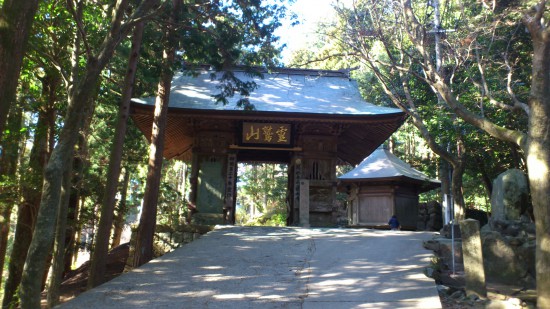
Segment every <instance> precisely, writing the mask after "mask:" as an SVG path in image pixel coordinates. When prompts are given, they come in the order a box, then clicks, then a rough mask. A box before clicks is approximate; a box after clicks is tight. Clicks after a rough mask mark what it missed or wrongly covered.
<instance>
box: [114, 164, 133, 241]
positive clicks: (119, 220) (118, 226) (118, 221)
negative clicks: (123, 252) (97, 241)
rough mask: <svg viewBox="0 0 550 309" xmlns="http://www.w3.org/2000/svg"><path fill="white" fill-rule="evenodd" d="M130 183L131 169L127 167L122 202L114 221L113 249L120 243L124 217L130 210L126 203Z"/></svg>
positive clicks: (121, 194) (121, 196)
mask: <svg viewBox="0 0 550 309" xmlns="http://www.w3.org/2000/svg"><path fill="white" fill-rule="evenodd" d="M129 184H130V171H129V170H128V169H126V171H125V172H124V181H123V183H122V190H121V193H120V203H119V204H118V205H119V206H118V212H117V216H116V218H115V222H114V228H115V230H114V233H113V243H112V244H111V249H112V248H114V247H117V246H118V245H120V239H121V237H122V232H123V230H124V217H125V216H126V213H127V212H128V205H126V197H127V194H128V185H129Z"/></svg>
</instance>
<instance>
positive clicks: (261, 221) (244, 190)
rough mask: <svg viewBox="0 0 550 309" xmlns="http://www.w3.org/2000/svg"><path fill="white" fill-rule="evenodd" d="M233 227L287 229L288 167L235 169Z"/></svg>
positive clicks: (248, 164)
mask: <svg viewBox="0 0 550 309" xmlns="http://www.w3.org/2000/svg"><path fill="white" fill-rule="evenodd" d="M236 185H237V196H236V206H235V224H236V225H246V226H286V222H287V217H288V208H289V200H288V199H289V198H288V196H289V193H288V165H287V164H283V163H267V162H241V163H239V164H238V167H237V184H236Z"/></svg>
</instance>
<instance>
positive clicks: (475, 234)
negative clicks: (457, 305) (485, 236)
mask: <svg viewBox="0 0 550 309" xmlns="http://www.w3.org/2000/svg"><path fill="white" fill-rule="evenodd" d="M460 232H461V234H462V255H463V259H464V272H465V275H466V295H472V294H474V295H477V296H478V297H480V298H486V297H487V286H486V284H485V269H484V267H483V252H482V249H481V236H480V233H479V221H477V220H474V219H466V220H462V221H460Z"/></svg>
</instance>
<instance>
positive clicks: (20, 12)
mask: <svg viewBox="0 0 550 309" xmlns="http://www.w3.org/2000/svg"><path fill="white" fill-rule="evenodd" d="M37 9H38V0H5V1H4V3H3V4H2V8H1V9H0V72H2V74H0V142H1V141H2V134H3V133H4V126H5V123H6V119H7V116H8V112H9V111H10V106H11V105H12V104H13V102H14V101H15V93H16V90H17V82H18V80H19V73H20V72H21V65H22V63H23V55H24V53H25V48H26V44H27V40H28V35H29V32H30V29H31V25H32V21H33V18H34V14H35V13H36V10H37Z"/></svg>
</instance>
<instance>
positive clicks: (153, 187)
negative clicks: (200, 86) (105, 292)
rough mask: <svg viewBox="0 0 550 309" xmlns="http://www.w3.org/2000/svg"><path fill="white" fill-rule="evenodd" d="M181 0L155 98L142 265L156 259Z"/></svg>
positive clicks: (175, 0) (175, 3)
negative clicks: (165, 141) (160, 189)
mask: <svg viewBox="0 0 550 309" xmlns="http://www.w3.org/2000/svg"><path fill="white" fill-rule="evenodd" d="M179 7H180V0H172V11H171V12H172V14H171V16H170V19H169V20H170V22H169V23H168V29H167V33H166V38H167V40H168V43H167V45H166V46H167V47H166V49H165V50H164V52H163V59H162V71H161V76H160V81H159V85H158V94H157V99H156V102H155V114H154V120H153V128H152V131H151V145H150V147H149V170H148V172H147V183H146V187H145V194H144V197H143V208H142V211H141V218H140V220H139V226H138V230H137V239H136V249H135V252H134V266H136V267H137V266H141V265H143V264H145V263H147V262H149V261H150V260H152V259H153V238H154V234H155V225H156V220H157V202H158V195H159V186H160V178H161V171H162V161H163V157H162V155H163V151H164V131H165V129H166V118H167V113H168V103H169V98H170V86H171V84H172V77H173V75H174V73H173V71H172V66H173V64H174V60H175V53H176V46H177V40H176V31H175V29H174V27H175V25H176V23H177V20H178V13H179V12H178V11H179Z"/></svg>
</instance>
